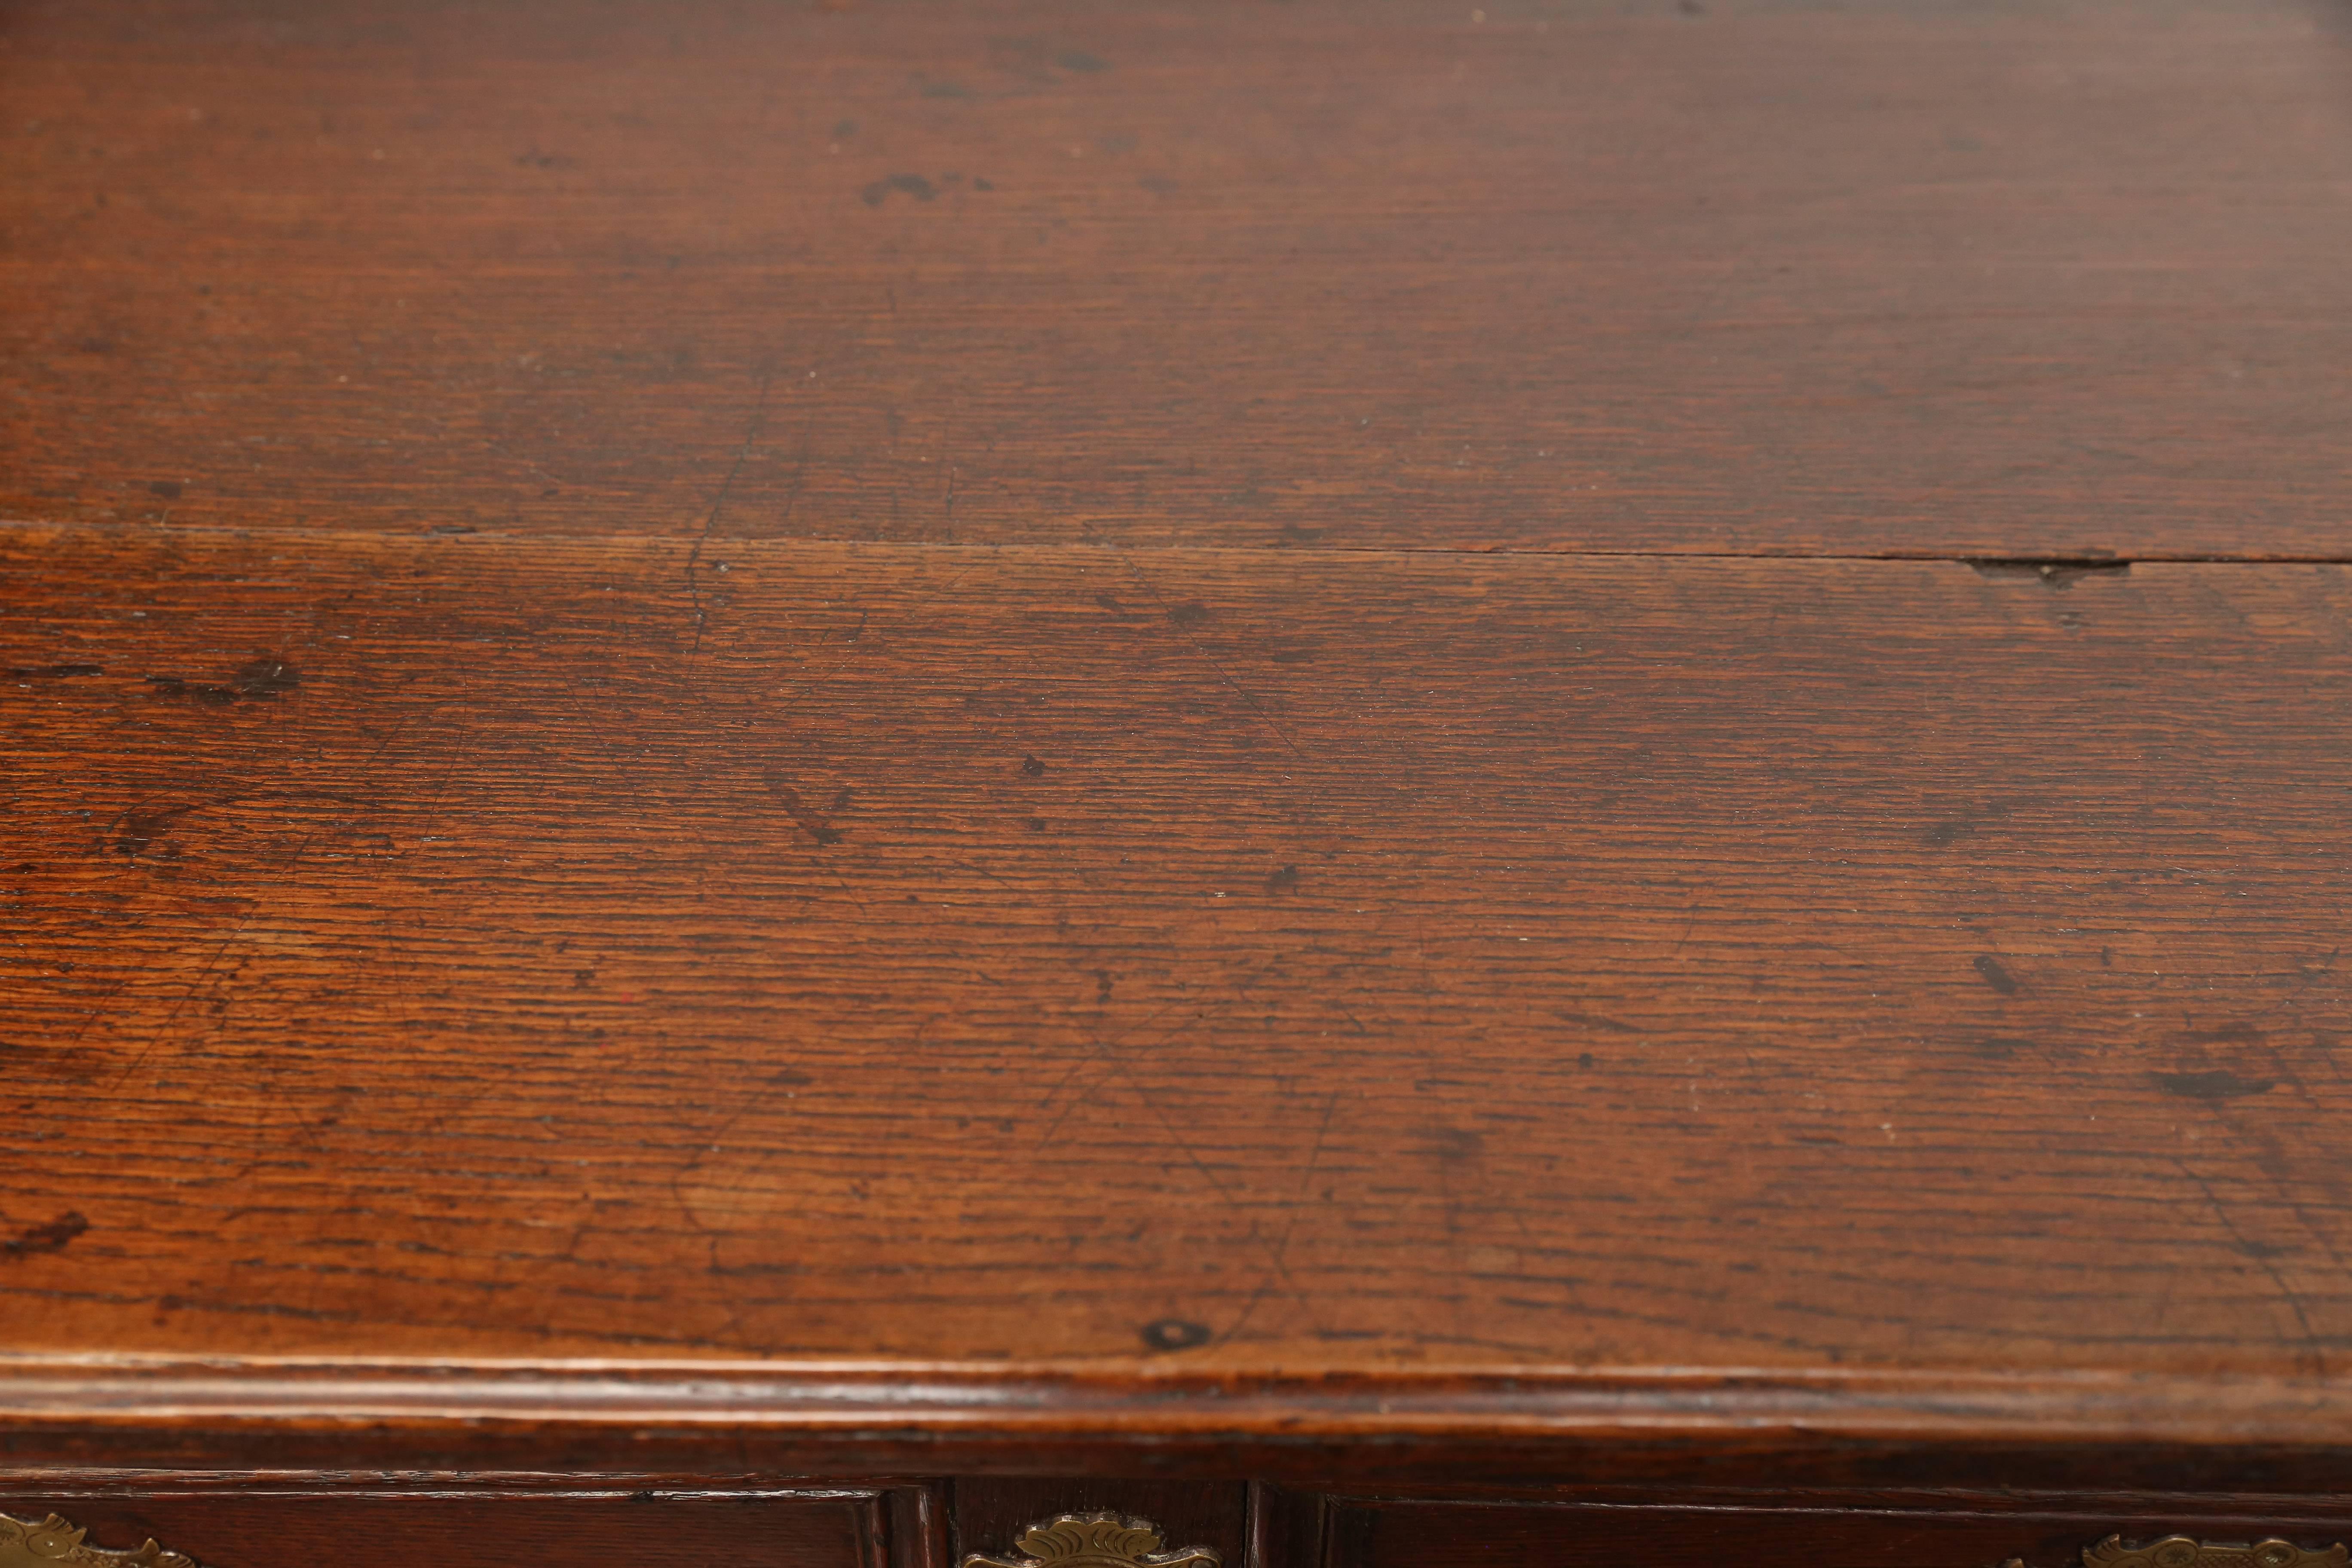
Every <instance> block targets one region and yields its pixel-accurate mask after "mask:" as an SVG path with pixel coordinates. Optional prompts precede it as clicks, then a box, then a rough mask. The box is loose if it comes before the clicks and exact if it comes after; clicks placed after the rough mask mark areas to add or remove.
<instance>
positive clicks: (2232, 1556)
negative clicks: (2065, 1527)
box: [2083, 1535, 2352, 1568]
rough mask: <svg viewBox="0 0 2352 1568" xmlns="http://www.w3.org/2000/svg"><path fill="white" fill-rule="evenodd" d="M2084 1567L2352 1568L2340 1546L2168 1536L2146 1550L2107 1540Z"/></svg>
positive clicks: (2351, 1556)
mask: <svg viewBox="0 0 2352 1568" xmlns="http://www.w3.org/2000/svg"><path fill="white" fill-rule="evenodd" d="M2083 1568H2352V1552H2347V1551H2346V1550H2345V1547H2344V1543H2343V1542H2336V1544H2335V1545H2333V1546H2323V1547H2320V1548H2319V1549H2318V1550H2316V1551H2314V1550H2312V1549H2311V1548H2309V1547H2304V1546H2297V1545H2295V1544H2294V1542H2290V1541H2278V1540H2270V1541H2256V1542H2251V1543H2242V1542H2231V1541H2197V1540H2193V1539H2192V1538H2190V1537H2189V1536H2186V1535H2168V1536H2166V1537H2164V1539H2162V1540H2161V1541H2151V1542H2147V1544H2146V1545H2144V1546H2126V1545H2125V1544H2124V1538H2123V1537H2122V1536H2120V1535H2110V1536H2108V1537H2107V1538H2106V1539H2105V1541H2102V1542H2099V1543H2098V1544H2097V1545H2096V1546H2086V1547H2084V1548H2083Z"/></svg>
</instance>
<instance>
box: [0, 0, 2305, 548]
mask: <svg viewBox="0 0 2352 1568" xmlns="http://www.w3.org/2000/svg"><path fill="white" fill-rule="evenodd" d="M0 40H5V55H0V95H4V96H5V102H6V106H7V111H6V115H5V121H0V179H5V184H6V189H7V191H8V193H9V197H8V203H7V209H6V214H5V226H6V229H5V249H0V288H5V297H6V299H7V300H8V301H9V307H8V310H6V311H5V314H0V353H5V367H0V376H5V379H0V443H5V448H6V450H7V452H8V455H9V458H10V461H9V462H8V463H7V464H6V466H5V472H4V473H0V513H6V514H13V515H16V516H19V517H34V518H49V519H68V518H71V519H80V520H93V521H108V520H121V521H134V520H140V519H168V520H169V521H171V522H172V523H173V524H174V525H188V524H201V525H205V526H242V525H246V524H251V523H263V524H268V525H269V526H272V527H295V526H300V527H306V528H314V529H362V530H383V529H388V530H393V531H402V532H423V531H429V530H433V529H448V528H471V529H478V530H483V531H520V532H531V533H555V534H604V533H615V532H629V533H640V534H657V535H662V536H667V537H678V536H687V535H698V534H705V533H707V534H709V535H710V536H711V537H713V538H715V539H721V540H725V539H735V538H759V539H764V538H778V537H801V538H822V539H890V540H902V541H949V540H952V541H960V542H977V541H999V542H1012V541H1021V542H1094V543H1121V544H1130V545H1135V544H1179V543H1189V544H1218V545H1245V546H1276V547H1278V546H1292V547H1296V546H1301V545H1309V546H1323V547H1347V548H1362V547H1368V546H1383V547H1386V546H1402V547H1412V548H1422V547H1454V548H1472V549H1489V548H1511V549H1538V550H1571V551H1591V550H1609V551H1635V552H1643V551H1648V552H1655V551H1676V552H1743V553H1757V552H1766V553H1781V552H1793V553H1801V554H1818V553H1832V554H1863V555H1881V554H1919V555H1938V554H1955V553H1957V554H1972V555H1990V556H2016V555H2027V554H2052V553H2055V554H2062V555H2078V554H2085V553H2096V552H2111V553H2114V554H2118V555H2123V556H2127V557H2148V556H2158V555H2187V556H2229V557H2271V556H2279V555H2288V556H2320V557H2326V558H2330V559H2336V558H2341V557H2342V556H2343V554H2344V553H2345V539H2344V526H2345V509H2344V504H2343V503H2344V483H2345V468H2344V461H2343V451H2342V441H2341V436H2342V432H2343V431H2344V429H2345V428H2346V427H2347V425H2352V389H2347V380H2346V378H2345V377H2344V376H2343V375H2342V374H2340V372H2339V368H2338V367H2340V366H2341V365H2343V364H2344V363H2347V362H2352V321H2347V315H2346V312H2345V311H2344V310H2343V309H2342V308H2341V305H2342V296H2343V258H2344V257H2345V256H2346V255H2347V254H2352V205H2347V203H2346V202H2344V201H2343V199H2342V197H2341V193H2342V191H2343V189H2344V188H2345V186H2346V184H2347V182H2352V27H2347V25H2346V24H2345V23H2344V21H2343V16H2342V11H2341V7H2340V5H2336V4H2335V3H2334V0H2210V3H2203V4H2181V5H2170V4H2168V5H2159V6H2158V7H2156V8H2155V9H2154V10H2153V12H2152V11H2151V8H2150V7H2149V6H2148V5H2138V4H2129V3H2117V4H2098V3H2093V0H2056V3H2052V4H2047V5H2030V6H2027V5H2017V6H1975V5H1959V4H1942V3H1937V0H1876V3H1873V4H1868V5H1828V4H1821V5H1811V4H1799V5H1786V4H1756V3H1748V0H1494V3H1493V4H1491V5H1486V6H1484V7H1483V8H1474V7H1473V5H1471V4H1470V3H1469V0H1462V3H1461V4H1458V5H1455V4H1446V5H1435V4H1429V5H1402V4H1383V5H1357V4H1353V3H1351V0H1296V3H1293V4H1287V5H1279V6H1268V5H1243V4H1237V3H1235V4H1209V3H1203V4H1199V5H1184V6H1158V7H1110V6H1104V5H1080V4H1072V3H1069V0H985V3H974V4H967V5H945V4H919V3H914V0H856V3H845V4H843V5H838V6H833V5H822V4H816V3H814V0H778V3H775V4H761V5H737V4H729V3H726V0H633V3H630V4H619V5H583V4H577V3H574V0H517V3H510V4H501V5H495V6H482V5H460V4H448V3H426V0H299V3H294V0H285V3H280V4H270V5H235V6H232V5H215V4H209V3H205V0H142V3H139V4H135V5H133V4H127V3H105V4H100V3H95V0H16V3H14V4H12V5H10V6H9V7H8V8H7V11H6V14H5V18H0Z"/></svg>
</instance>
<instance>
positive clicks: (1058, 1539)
mask: <svg viewBox="0 0 2352 1568" xmlns="http://www.w3.org/2000/svg"><path fill="white" fill-rule="evenodd" d="M1014 1544H1015V1545H1017V1546H1019V1547H1020V1549H1021V1550H1022V1551H1024V1552H1027V1553H1028V1554H1029V1555H1028V1556H1026V1557H988V1556H983V1555H982V1553H980V1552H973V1553H972V1554H971V1556H969V1557H966V1558H965V1559H964V1560H963V1568H1223V1563H1224V1558H1223V1556H1222V1555H1220V1554H1219V1553H1218V1552H1216V1551H1214V1550H1213V1548H1210V1547H1206V1546H1188V1547H1186V1548H1184V1549H1183V1550H1182V1551H1181V1552H1169V1551H1164V1550H1162V1549H1163V1548H1164V1547H1165V1546H1166V1545H1167V1542H1166V1541H1165V1540H1164V1539H1163V1538H1162V1537H1161V1535H1160V1527H1159V1526H1158V1525H1156V1524H1153V1523H1152V1522H1151V1521H1149V1520H1143V1519H1128V1518H1125V1517H1123V1516H1122V1515H1119V1514H1116V1513H1066V1514H1063V1515H1061V1516H1060V1517H1058V1518H1055V1519H1050V1520H1047V1521H1045V1522H1044V1523H1042V1524H1033V1525H1031V1526H1030V1527H1029V1528H1028V1529H1027V1530H1026V1531H1023V1532H1022V1535H1021V1539H1020V1540H1019V1541H1018V1542H1014ZM0 1568H5V1564H0ZM2266 1568H2267V1565H2266Z"/></svg>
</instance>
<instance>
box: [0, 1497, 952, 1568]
mask: <svg viewBox="0 0 2352 1568" xmlns="http://www.w3.org/2000/svg"><path fill="white" fill-rule="evenodd" d="M927 1504H928V1499H927V1498H925V1497H924V1496H923V1495H922V1494H920V1493H919V1492H916V1491H914V1490H913V1489H888V1488H875V1489H839V1490H835V1489H790V1490H782V1489H759V1490H730V1491H717V1490H699V1491H698V1490H662V1489H641V1490H638V1489H633V1490H620V1489H610V1490H597V1491H553V1490H546V1489H533V1490H520V1489H518V1490H487V1489H456V1488H451V1489H416V1490H396V1491H395V1490H389V1489H382V1488H376V1489H366V1490H357V1489H352V1490H321V1489H315V1488H309V1489H293V1488H283V1489H278V1488H272V1487H268V1486H260V1487H256V1486H250V1485H247V1486H236V1487H235V1489H226V1485H224V1488H223V1489H210V1488H207V1489H201V1490H199V1489H189V1490H173V1491H160V1490H151V1491H139V1492H130V1491H125V1490H106V1491H94V1490H83V1491H80V1492H76V1491H74V1490H71V1489H68V1490H64V1491H47V1492H41V1491H34V1490H30V1489H20V1488H18V1487H16V1486H13V1485H12V1486H11V1487H9V1488H8V1489H7V1490H6V1491H5V1493H0V1515H5V1516H6V1517H7V1519H8V1520H9V1521H12V1522H13V1523H15V1524H16V1525H18V1526H22V1525H23V1524H26V1523H31V1524H34V1525H38V1524H39V1523H40V1522H41V1521H43V1520H44V1519H45V1518H46V1517H47V1516H52V1515H54V1516H58V1517H61V1518H62V1519H64V1520H65V1521H67V1522H68V1525H69V1526H71V1527H74V1528H78V1529H80V1530H82V1531H85V1532H86V1533H85V1535H84V1537H83V1541H82V1545H83V1546H84V1547H85V1548H95V1549H98V1552H97V1554H96V1555H89V1554H86V1553H84V1552H64V1553H63V1554H62V1555H61V1554H60V1552H59V1547H60V1545H61V1542H59V1540H58V1538H57V1537H56V1535H55V1533H54V1532H52V1533H51V1535H50V1536H49V1538H47V1539H46V1540H40V1541H35V1542H26V1540H25V1539H24V1538H23V1535H22V1533H21V1531H20V1530H12V1529H9V1528H7V1527H6V1526H0V1568H52V1565H53V1564H54V1565H58V1568H101V1564H107V1563H119V1564H121V1568H143V1564H142V1560H140V1559H139V1558H137V1557H136V1556H135V1555H133V1556H130V1557H119V1556H117V1555H116V1553H134V1554H135V1553H136V1552H137V1550H138V1549H139V1548H140V1547H141V1545H142V1543H143V1542H147V1541H149V1540H152V1541H153V1542H155V1543H156V1545H157V1546H158V1547H159V1548H160V1549H161V1552H178V1553H182V1554H184V1556H186V1557H188V1558H190V1559H192V1560H194V1563H196V1564H197V1565H198V1568H288V1565H289V1564H291V1563H340V1564H342V1565H344V1568H422V1565H424V1564H428V1563H429V1564H431V1565H432V1568H513V1564H515V1563H546V1564H565V1563H587V1562H591V1561H610V1562H617V1563H628V1564H630V1568H689V1565H691V1568H709V1565H710V1564H712V1563H729V1564H734V1565H738V1568H911V1565H912V1564H915V1563H920V1562H922V1561H924V1560H925V1558H926V1556H927V1554H926V1553H925V1552H922V1551H921V1550H920V1545H921V1542H920V1540H919V1538H920V1536H921V1535H922V1533H923V1531H924V1530H925V1529H926V1528H927V1521H928V1518H929V1508H928V1506H927ZM68 1539H69V1538H68ZM28 1548H29V1549H28ZM145 1561H146V1562H149V1563H155V1564H157V1568H171V1564H169V1563H168V1560H165V1559H163V1558H161V1557H158V1558H154V1559H147V1560H145Z"/></svg>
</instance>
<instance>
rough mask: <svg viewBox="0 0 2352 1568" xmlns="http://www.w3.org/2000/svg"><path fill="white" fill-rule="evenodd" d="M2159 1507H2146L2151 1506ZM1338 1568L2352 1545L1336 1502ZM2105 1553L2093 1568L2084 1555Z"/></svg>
mask: <svg viewBox="0 0 2352 1568" xmlns="http://www.w3.org/2000/svg"><path fill="white" fill-rule="evenodd" d="M2137 1506H2138V1507H2140V1508H2143V1509H2144V1508H2145V1507H2146V1506H2147V1504H2146V1502H2145V1501H2144V1500H2143V1501H2142V1502H2140V1503H2139V1504H2138V1505H2137ZM1325 1522H1326V1530H1327V1532H1328V1533H1327V1536H1326V1541H1327V1546H1326V1556H1325V1563H1326V1564H1327V1568H1454V1565H1455V1564H1462V1565H1465V1568H1466V1565H1467V1564H1471V1563H1476V1564H1479V1565H1480V1568H1492V1565H1493V1564H1496V1563H1510V1564H1512V1565H1513V1568H1624V1565H1625V1564H1627V1563H1658V1562H1664V1563H1738V1565H1739V1568H2001V1565H2003V1564H2008V1563H2021V1564H2022V1565H2023V1568H2345V1563H2344V1559H2343V1558H2341V1557H2335V1558H2333V1559H2332V1560H2331V1558H2330V1557H2329V1555H2328V1554H2326V1553H2325V1552H2320V1553H2315V1554H2298V1555H2296V1556H2294V1557H2293V1558H2288V1559H2285V1560H2283V1561H2280V1562H2276V1563H2269V1562H2264V1563H2256V1562H2254V1561H2253V1560H2252V1559H2251V1558H2249V1557H2248V1556H2247V1555H2246V1554H2244V1553H2242V1552H2215V1551H2211V1550H2206V1551H2202V1552H2186V1551H2181V1550H2178V1549H2176V1551H2174V1552H2167V1553H2165V1554H2164V1555H2163V1556H2162V1557H2161V1558H2160V1559H2158V1560H2157V1561H2156V1562H2153V1563H2152V1562H2150V1561H2149V1559H2148V1557H2147V1554H2146V1553H2144V1552H2135V1553H2133V1554H2132V1555H2130V1556H2129V1557H2125V1556H2122V1555H2121V1554H2120V1553H2102V1552H2096V1551H2095V1549H2096V1548H2097V1547H2098V1546H2099V1543H2100V1542H2104V1541H2105V1540H2107V1539H2108V1538H2109V1537H2111V1536H2121V1537H2122V1538H2123V1542H2124V1543H2125V1545H2126V1547H2144V1546H2146V1545H2148V1544H2150V1543H2153V1542H2160V1541H2163V1540H2165V1539H2167V1538H2168V1537H2172V1536H2175V1535H2178V1534H2185V1535H2188V1536H2189V1537H2191V1538H2192V1539H2193V1540H2194V1541H2196V1542H2203V1543H2213V1544H2221V1543H2239V1544H2244V1543H2252V1542H2261V1541H2263V1540H2266V1539H2271V1538H2274V1537H2275V1538H2283V1539H2284V1540H2286V1541H2288V1542H2292V1543H2294V1545H2296V1546H2298V1547H2305V1548H2326V1547H2329V1546H2331V1545H2333V1544H2334V1543H2336V1542H2352V1510H2347V1513H2346V1515H2344V1516H2343V1517H2338V1518H2329V1517H2326V1516H2324V1515H2323V1516H2319V1517H2314V1516H2313V1515H2312V1514H2311V1513H2310V1512H2309V1511H2308V1510H2298V1511H2297V1512H2296V1513H2295V1514H2294V1515H2292V1516H2288V1517H2256V1516H2247V1515H2239V1514H2228V1515H2224V1514H2215V1513H2210V1512H2204V1513H2200V1512H2198V1511H2195V1510H2191V1511H2190V1512H2188V1513H2186V1514H2174V1515H2151V1514H2147V1513H2137V1514H2123V1513H2117V1514H2093V1513H2074V1512H2071V1511H2070V1512H2065V1513H2028V1512H2011V1511H2000V1512H1994V1511H1985V1512H1919V1511H1909V1510H1904V1511H1895V1510H1887V1511H1872V1510H1852V1509H1835V1510H1829V1509H1823V1510H1811V1509H1804V1508H1760V1509H1740V1508H1707V1507H1695V1508H1673V1507H1654V1506H1646V1505H1630V1504H1629V1505H1622V1506H1612V1505H1594V1504H1555V1503H1530V1502H1462V1501H1444V1502H1427V1501H1411V1502H1405V1501H1386V1500H1354V1499H1338V1498H1335V1499H1332V1500H1330V1503H1329V1508H1328V1513H1327V1515H1326V1521H1325ZM2086 1550H2087V1551H2092V1552H2093V1556H2092V1558H2091V1560H2090V1561H2089V1562H2088V1563H2086V1561H2085V1556H2084V1553H2085V1552H2086Z"/></svg>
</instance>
